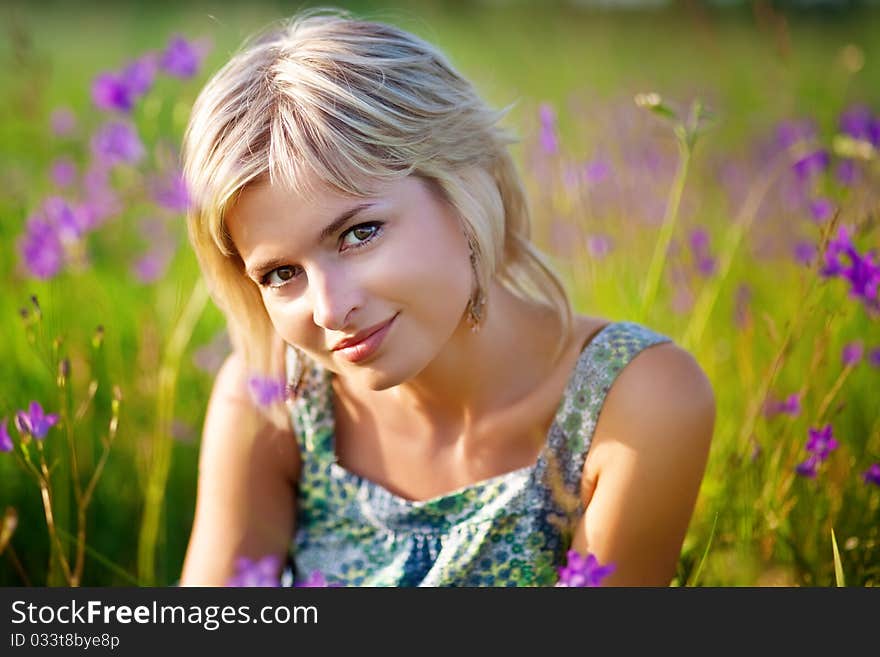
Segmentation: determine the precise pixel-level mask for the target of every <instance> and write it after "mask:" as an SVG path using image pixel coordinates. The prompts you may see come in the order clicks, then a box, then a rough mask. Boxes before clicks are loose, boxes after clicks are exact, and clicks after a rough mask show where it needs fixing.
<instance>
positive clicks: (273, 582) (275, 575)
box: [226, 554, 281, 587]
mask: <svg viewBox="0 0 880 657" xmlns="http://www.w3.org/2000/svg"><path fill="white" fill-rule="evenodd" d="M280 567H281V559H280V558H279V557H278V556H276V555H274V554H269V555H267V556H265V557H263V558H262V559H255V560H251V559H248V558H247V557H239V558H238V559H236V560H235V574H234V575H233V576H232V577H231V578H229V581H228V582H226V586H262V587H277V586H280V584H281V577H280V575H279V569H280Z"/></svg>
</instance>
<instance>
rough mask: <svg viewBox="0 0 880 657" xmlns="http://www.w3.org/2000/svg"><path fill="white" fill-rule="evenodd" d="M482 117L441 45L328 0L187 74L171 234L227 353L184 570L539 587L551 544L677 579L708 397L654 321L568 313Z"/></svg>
mask: <svg viewBox="0 0 880 657" xmlns="http://www.w3.org/2000/svg"><path fill="white" fill-rule="evenodd" d="M501 117H502V113H501V112H497V111H493V110H492V109H490V108H489V107H488V106H487V105H486V104H485V103H484V102H483V101H482V100H481V99H480V97H479V96H478V95H477V93H476V92H475V90H474V88H473V86H472V85H471V84H470V83H469V82H468V81H467V80H465V79H464V78H463V77H462V76H461V75H460V74H459V73H458V72H456V70H455V69H454V68H453V67H452V66H451V64H450V63H449V61H448V60H447V59H446V57H445V56H444V55H443V54H442V53H440V52H439V51H438V50H437V49H436V48H434V47H433V46H431V45H429V44H428V43H425V42H424V41H422V40H421V39H419V38H417V37H415V36H413V35H411V34H409V33H407V32H404V31H402V30H400V29H398V28H396V27H393V26H390V25H385V24H381V23H376V22H369V21H362V20H357V19H355V18H352V17H350V16H348V15H346V14H342V13H335V12H326V11H325V12H312V13H307V14H303V15H300V16H298V17H296V18H294V19H293V20H291V21H288V22H286V23H285V24H284V25H283V26H282V27H280V28H277V29H274V30H272V31H269V32H267V33H265V34H262V35H261V36H260V37H258V38H257V39H255V40H253V41H252V42H251V43H250V44H249V45H248V46H247V47H246V48H245V49H244V50H243V51H241V52H240V53H238V54H236V55H235V56H234V57H232V59H231V60H230V61H229V62H228V63H227V64H226V65H225V66H224V67H223V68H222V69H221V70H220V71H219V72H218V73H217V74H216V75H215V76H214V77H213V78H212V79H211V80H210V81H209V82H208V84H207V85H206V86H205V88H204V90H203V91H202V92H201V94H200V96H199V98H198V100H197V101H196V103H195V106H194V108H193V111H192V117H191V120H190V123H189V127H188V129H187V133H186V137H185V145H184V160H185V174H186V179H187V183H188V186H189V188H190V191H191V193H192V196H193V208H192V210H191V212H190V215H189V230H190V238H191V242H192V244H193V247H194V249H195V252H196V254H197V256H198V259H199V262H200V265H201V267H202V271H203V273H204V276H205V278H206V280H207V281H208V283H209V285H210V287H211V290H212V294H213V297H214V299H215V301H216V303H217V304H218V305H219V307H220V308H221V309H222V311H223V312H224V314H225V316H226V319H227V322H228V327H229V330H230V334H231V336H232V340H233V344H234V352H233V354H232V355H231V356H230V357H229V358H228V360H227V361H226V363H225V364H224V366H223V367H222V369H221V370H220V372H219V373H218V375H217V379H216V382H215V385H214V390H213V393H212V397H211V401H210V404H209V406H208V410H207V415H206V419H205V426H204V433H203V438H202V447H201V450H202V451H201V456H200V468H199V485H198V500H197V507H196V514H195V521H194V526H193V531H192V536H191V538H190V543H189V548H188V551H187V555H186V560H185V564H184V568H183V573H182V576H181V584H184V585H223V584H226V583H227V582H228V581H229V578H230V577H231V576H232V575H233V572H234V569H235V563H236V559H237V558H238V557H247V558H250V559H262V558H264V557H267V556H268V557H273V556H274V557H276V558H277V563H278V566H277V567H276V568H275V572H274V573H273V574H274V575H277V576H279V577H280V576H281V574H282V573H281V569H282V565H283V563H285V562H286V563H287V566H288V567H287V568H286V570H285V573H286V574H287V575H288V577H287V578H286V580H285V581H286V582H288V583H289V582H290V581H291V580H292V581H293V583H300V582H302V581H303V580H304V579H305V578H307V577H309V576H310V575H311V574H312V573H315V572H316V571H317V572H320V573H321V575H322V576H323V577H324V578H325V580H326V581H327V583H329V584H331V585H333V584H339V585H363V586H510V585H553V584H554V583H556V581H557V578H558V568H559V567H560V566H562V565H563V564H564V563H565V559H566V553H567V551H568V550H569V549H574V550H577V551H578V552H580V553H581V554H587V553H592V554H593V555H595V556H596V558H597V559H598V560H599V562H600V563H602V564H613V566H614V570H613V572H612V574H611V575H610V576H608V578H607V579H606V581H605V582H604V583H605V584H610V585H660V586H662V585H668V584H669V582H670V580H671V579H672V577H673V575H674V572H675V568H676V564H677V561H678V557H679V552H680V550H681V545H682V541H683V539H684V535H685V532H686V530H687V527H688V523H689V521H690V517H691V514H692V512H693V507H694V504H695V500H696V497H697V492H698V489H699V486H700V482H701V479H702V476H703V472H704V468H705V463H706V458H707V453H708V449H709V444H710V439H711V435H712V430H713V424H714V414H715V405H714V398H713V393H712V389H711V387H710V385H709V383H708V381H707V379H706V377H705V375H704V374H703V372H702V371H701V369H700V367H699V366H698V365H697V363H696V362H695V361H694V359H693V358H692V357H691V356H690V355H689V354H688V353H687V352H685V351H684V350H682V349H681V348H679V347H678V346H676V345H675V344H673V343H672V342H671V341H670V340H669V339H668V338H666V337H664V336H663V335H661V334H658V333H656V332H654V331H652V330H650V329H648V328H647V327H644V326H641V325H638V324H635V323H632V322H627V321H608V320H606V319H603V318H601V317H593V316H588V315H577V314H574V313H573V312H572V309H571V306H570V302H569V299H568V296H567V294H566V291H565V289H564V288H563V285H562V284H561V282H560V280H559V279H558V278H557V276H556V274H555V273H554V272H553V271H552V270H551V269H550V268H549V267H548V266H547V265H546V264H545V261H544V259H543V258H542V256H541V254H540V253H539V252H538V251H537V250H536V249H535V247H534V246H533V245H532V244H531V243H530V241H529V214H528V204H527V200H526V198H525V195H524V191H523V186H522V184H521V182H520V178H519V175H518V174H517V171H516V169H515V167H514V163H513V161H512V159H511V157H510V154H509V152H508V146H509V144H510V142H511V140H510V138H509V137H508V136H507V135H506V133H505V132H504V131H502V130H501V129H500V128H499V120H500V119H501ZM255 373H258V374H259V375H260V376H265V377H269V378H270V379H271V378H272V377H278V376H283V377H284V380H285V381H286V384H287V386H286V389H285V392H286V398H285V399H284V401H283V403H282V404H279V405H276V407H275V408H270V409H265V408H261V407H260V406H259V405H258V404H257V403H256V402H255V401H254V398H253V395H252V394H251V393H250V391H249V386H248V384H249V381H250V380H251V379H252V377H253V376H254V375H255ZM279 409H280V410H281V412H280V413H279ZM269 563H271V561H270V562H269Z"/></svg>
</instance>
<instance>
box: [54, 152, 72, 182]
mask: <svg viewBox="0 0 880 657" xmlns="http://www.w3.org/2000/svg"><path fill="white" fill-rule="evenodd" d="M49 176H50V177H51V178H52V182H53V183H54V184H55V185H56V186H57V187H70V185H72V184H73V183H74V181H75V180H76V165H75V164H74V163H73V160H71V159H70V158H69V157H59V158H57V159H56V160H55V161H54V162H52V166H51V168H50V169H49Z"/></svg>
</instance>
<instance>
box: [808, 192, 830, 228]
mask: <svg viewBox="0 0 880 657" xmlns="http://www.w3.org/2000/svg"><path fill="white" fill-rule="evenodd" d="M833 213H834V204H833V203H832V202H831V201H830V200H828V199H827V198H821V197H820V198H817V199H813V200H812V201H810V214H811V215H812V216H813V219H814V220H815V221H816V223H822V222H823V221H825V220H826V219H828V218H829V217H831V215H832V214H833Z"/></svg>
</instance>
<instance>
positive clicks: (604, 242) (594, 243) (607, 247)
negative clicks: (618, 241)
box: [587, 235, 612, 258]
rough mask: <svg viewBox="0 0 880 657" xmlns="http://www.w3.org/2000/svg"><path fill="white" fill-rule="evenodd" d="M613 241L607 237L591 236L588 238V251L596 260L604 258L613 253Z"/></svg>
mask: <svg viewBox="0 0 880 657" xmlns="http://www.w3.org/2000/svg"><path fill="white" fill-rule="evenodd" d="M611 249H612V244H611V240H610V239H609V238H608V237H607V236H606V235H590V236H589V237H588V238H587V250H588V251H589V252H590V255H591V256H593V257H594V258H604V257H605V256H607V255H608V254H609V253H611Z"/></svg>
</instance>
